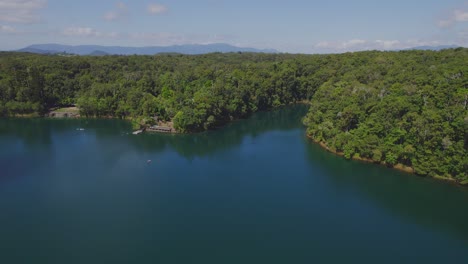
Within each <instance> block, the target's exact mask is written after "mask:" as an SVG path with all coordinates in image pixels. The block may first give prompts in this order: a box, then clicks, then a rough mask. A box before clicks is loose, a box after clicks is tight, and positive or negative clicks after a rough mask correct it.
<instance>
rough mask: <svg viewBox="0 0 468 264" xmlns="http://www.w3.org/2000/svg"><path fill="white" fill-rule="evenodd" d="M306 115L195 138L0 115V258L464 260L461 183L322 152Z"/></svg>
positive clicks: (466, 230)
mask: <svg viewBox="0 0 468 264" xmlns="http://www.w3.org/2000/svg"><path fill="white" fill-rule="evenodd" d="M306 111H307V108H306V107H305V106H295V107H288V108H284V109H281V110H278V111H273V112H263V113H257V114H255V115H253V116H252V117H251V118H249V119H246V120H239V121H236V122H234V123H232V124H229V125H228V126H226V127H224V128H221V129H219V130H216V131H210V132H206V133H201V134H193V135H168V134H144V135H138V136H134V135H132V134H131V127H130V125H129V124H128V123H126V122H124V121H119V120H49V119H2V120H0V263H416V262H417V263H447V262H455V261H456V262H458V263H468V210H467V209H468V190H467V188H463V187H459V186H455V185H452V184H448V183H444V182H439V181H435V180H431V179H427V178H421V177H417V176H414V175H409V174H405V173H401V172H398V171H394V170H390V169H387V168H385V167H381V166H377V165H373V164H365V163H360V162H355V161H347V160H344V159H342V158H340V157H337V156H334V155H333V154H330V153H327V152H326V151H324V150H323V149H321V148H320V147H318V146H317V145H315V144H313V143H311V142H310V141H309V140H308V139H307V138H306V137H305V128H304V127H303V126H302V125H301V117H302V116H304V115H305V112H306ZM80 128H83V129H84V130H80Z"/></svg>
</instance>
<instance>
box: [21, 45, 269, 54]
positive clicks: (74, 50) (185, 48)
mask: <svg viewBox="0 0 468 264" xmlns="http://www.w3.org/2000/svg"><path fill="white" fill-rule="evenodd" d="M17 51H19V52H31V53H39V54H58V53H69V54H76V55H92V56H104V55H153V54H158V53H181V54H206V53H212V52H222V53H227V52H262V53H277V52H278V51H277V50H274V49H255V48H241V47H236V46H232V45H229V44H224V43H218V44H206V45H199V44H189V45H174V46H152V47H119V46H98V45H79V46H71V45H60V44H36V45H31V46H28V47H26V48H23V49H20V50H17Z"/></svg>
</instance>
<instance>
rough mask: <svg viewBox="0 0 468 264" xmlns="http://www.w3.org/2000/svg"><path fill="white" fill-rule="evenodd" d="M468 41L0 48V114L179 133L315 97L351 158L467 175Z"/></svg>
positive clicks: (338, 147) (456, 177) (313, 118)
mask: <svg viewBox="0 0 468 264" xmlns="http://www.w3.org/2000/svg"><path fill="white" fill-rule="evenodd" d="M467 62H468V49H466V48H457V49H449V50H442V51H437V52H436V51H416V50H414V51H399V52H380V51H366V52H356V53H345V54H329V55H299V54H259V53H230V54H222V53H212V54H206V55H196V56H193V55H180V54H160V55H155V56H102V57H93V56H63V55H36V54H28V53H15V52H1V53H0V115H1V116H4V117H8V116H31V115H39V116H40V115H44V114H46V113H47V112H48V111H49V109H51V108H56V107H65V106H71V105H77V106H78V107H79V109H80V113H81V115H82V116H85V117H115V118H125V119H131V120H136V121H138V122H139V123H148V124H151V123H152V122H154V119H153V117H155V116H157V117H158V119H160V120H162V121H171V122H173V125H174V127H175V128H176V129H177V130H178V131H179V132H197V131H203V130H208V129H213V128H216V127H219V126H222V125H223V124H225V123H227V122H229V121H231V120H234V119H238V118H243V117H246V116H248V115H250V114H251V113H254V112H257V111H260V110H268V109H271V108H275V107H280V106H283V105H288V104H292V103H298V102H309V103H310V111H309V113H308V114H307V116H306V117H305V118H304V124H305V125H306V126H307V134H308V136H309V137H310V138H312V139H313V140H314V141H316V142H318V143H320V144H321V145H322V146H324V147H326V148H327V149H329V150H331V151H333V152H335V153H339V154H341V155H344V157H346V158H348V159H351V158H355V159H363V160H368V161H372V162H375V163H382V164H386V165H387V166H392V167H393V166H395V165H398V166H402V167H408V168H411V170H413V171H414V172H415V173H416V174H419V175H423V176H430V177H436V178H443V179H447V180H453V181H456V182H458V183H461V184H468V155H467V147H468V136H467V128H468V110H467V107H468V106H467V104H468V63H467Z"/></svg>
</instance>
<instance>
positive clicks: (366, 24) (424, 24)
mask: <svg viewBox="0 0 468 264" xmlns="http://www.w3.org/2000/svg"><path fill="white" fill-rule="evenodd" d="M40 43H60V44H71V45H80V44H98V45H120V46H165V45H174V44H193V43H197V44H207V43H229V44H233V45H237V46H245V47H256V48H274V49H277V50H279V51H283V52H292V53H296V52H300V53H323V52H345V51H356V50H366V49H381V50H391V49H400V48H406V47H413V46H421V45H443V44H456V45H461V46H465V47H466V46H468V0H425V1H423V0H414V1H410V0H392V1H379V0H354V1H351V0H326V1H314V0H308V1H307V0H287V1H286V0H281V1H279V0H270V1H266V0H259V1H256V0H236V1H227V0H196V1H195V0H192V1H189V0H155V1H152V0H149V1H146V0H133V1H125V0H122V1H118V0H117V1H113V0H93V1H91V0H75V1H67V0H0V50H11V49H18V48H22V47H25V46H27V45H30V44H40Z"/></svg>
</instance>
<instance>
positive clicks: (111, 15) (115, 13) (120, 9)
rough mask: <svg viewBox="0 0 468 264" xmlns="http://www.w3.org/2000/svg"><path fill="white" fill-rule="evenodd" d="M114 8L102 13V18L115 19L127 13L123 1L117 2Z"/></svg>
mask: <svg viewBox="0 0 468 264" xmlns="http://www.w3.org/2000/svg"><path fill="white" fill-rule="evenodd" d="M115 6H116V9H115V10H111V11H109V12H107V13H105V14H104V16H103V17H104V19H105V20H107V21H115V20H119V19H122V18H124V17H125V16H127V14H128V8H127V6H126V5H125V3H123V2H118V3H117V4H116V5H115Z"/></svg>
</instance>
